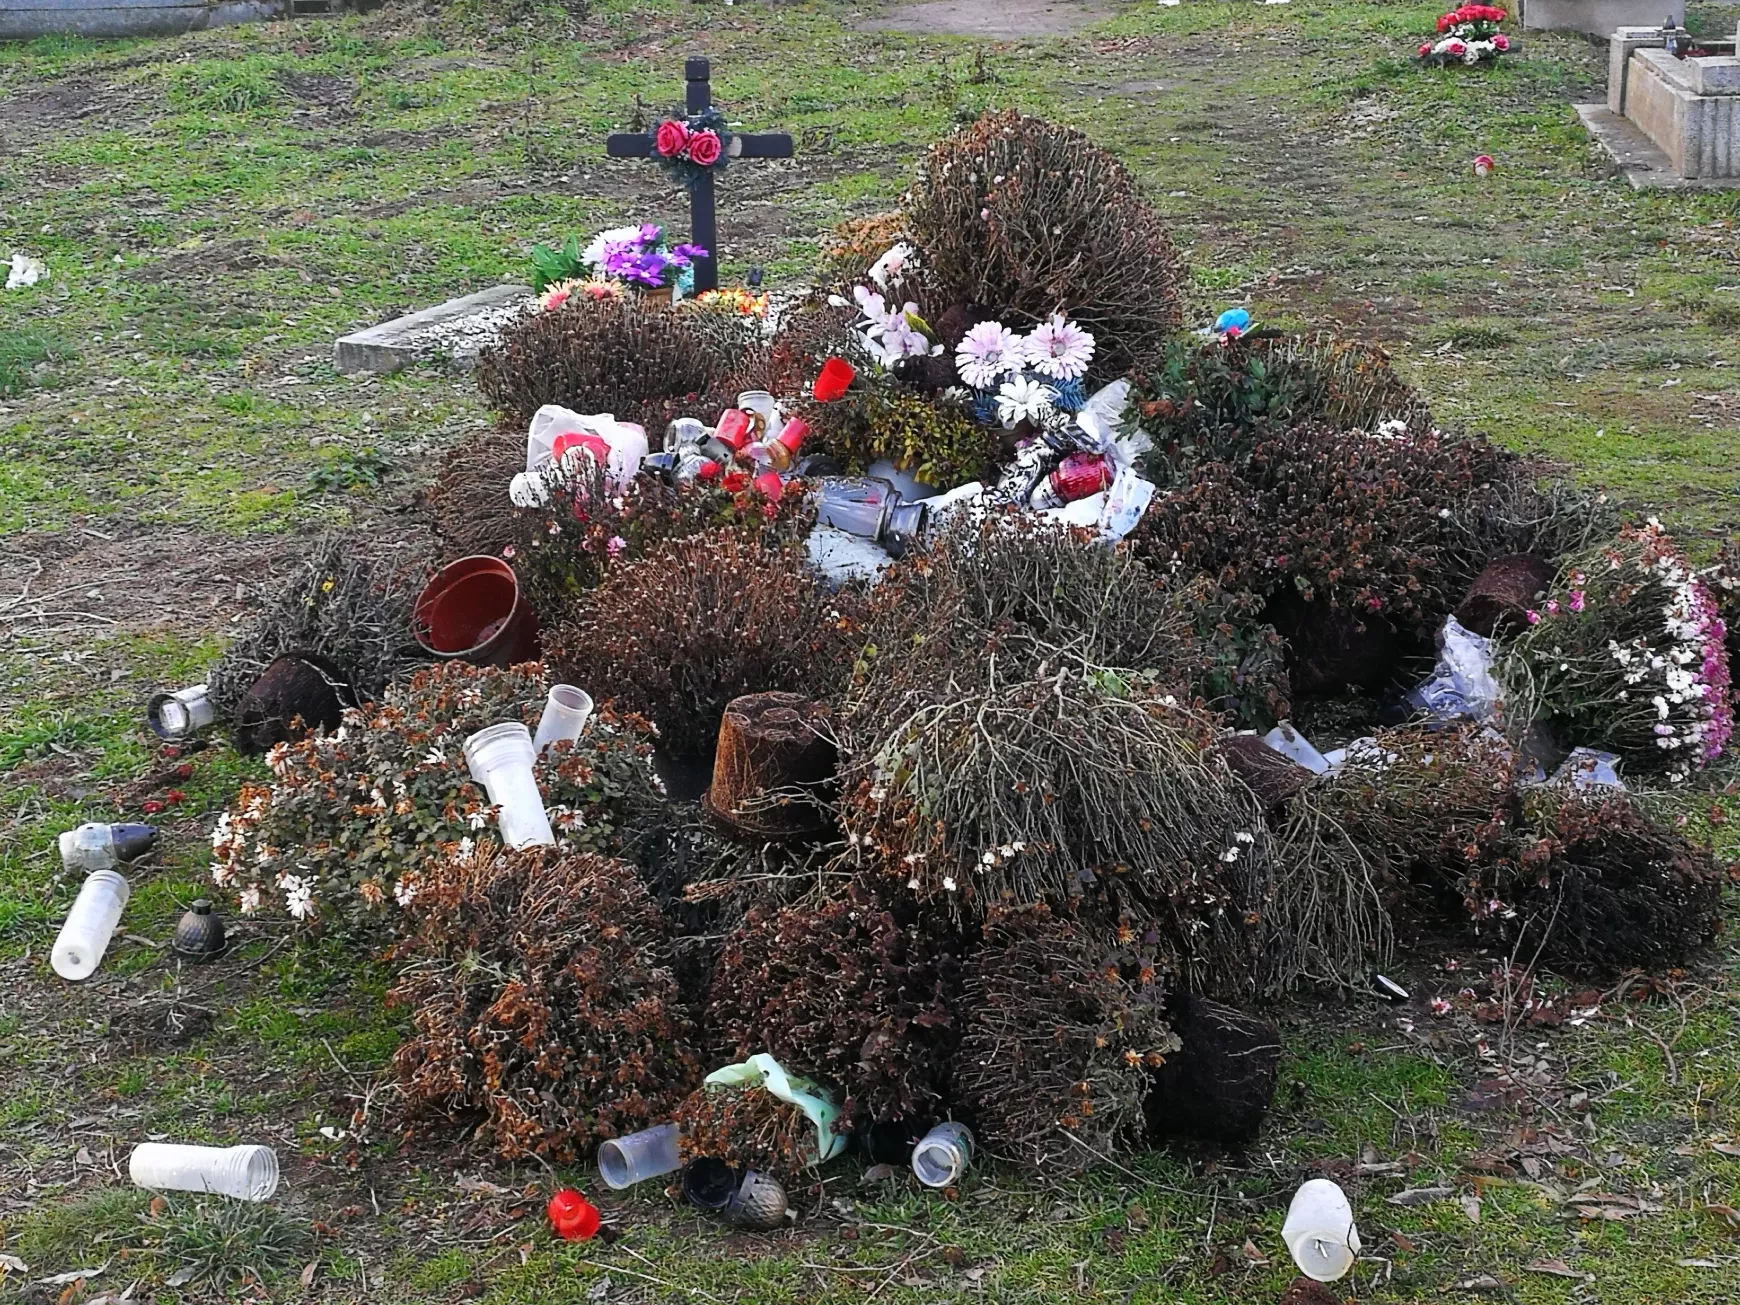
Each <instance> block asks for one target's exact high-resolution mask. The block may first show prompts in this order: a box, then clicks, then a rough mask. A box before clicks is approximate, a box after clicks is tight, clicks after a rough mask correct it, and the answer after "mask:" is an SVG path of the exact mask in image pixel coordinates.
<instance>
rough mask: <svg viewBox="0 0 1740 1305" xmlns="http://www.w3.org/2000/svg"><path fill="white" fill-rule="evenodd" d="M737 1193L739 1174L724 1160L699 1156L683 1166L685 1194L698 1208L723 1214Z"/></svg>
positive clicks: (691, 1203) (690, 1202)
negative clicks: (733, 1171)
mask: <svg viewBox="0 0 1740 1305" xmlns="http://www.w3.org/2000/svg"><path fill="white" fill-rule="evenodd" d="M736 1194H737V1175H736V1174H734V1173H732V1172H731V1166H730V1165H728V1164H726V1163H725V1162H724V1161H723V1160H720V1159H718V1158H716V1157H714V1156H710V1155H704V1156H697V1157H696V1158H695V1159H693V1160H691V1161H689V1163H688V1164H686V1165H684V1166H683V1195H684V1196H685V1197H686V1198H688V1202H689V1204H690V1205H692V1206H695V1207H696V1208H697V1209H701V1210H711V1211H713V1213H715V1214H721V1213H723V1212H724V1210H725V1207H726V1206H727V1205H729V1204H731V1198H732V1197H733V1196H735V1195H736Z"/></svg>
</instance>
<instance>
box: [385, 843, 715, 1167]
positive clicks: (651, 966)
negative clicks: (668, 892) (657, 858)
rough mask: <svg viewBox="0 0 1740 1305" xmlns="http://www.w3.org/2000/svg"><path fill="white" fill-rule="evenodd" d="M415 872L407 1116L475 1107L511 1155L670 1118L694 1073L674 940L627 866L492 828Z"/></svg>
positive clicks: (404, 1056) (401, 1067)
mask: <svg viewBox="0 0 1740 1305" xmlns="http://www.w3.org/2000/svg"><path fill="white" fill-rule="evenodd" d="M449 852H450V854H449V855H448V856H447V857H445V858H444V859H442V860H441V861H440V862H439V863H437V864H436V865H435V866H433V867H431V868H430V870H429V871H427V872H426V873H425V875H424V877H423V882H422V884H421V886H420V888H419V890H418V893H417V895H416V899H415V900H414V902H413V903H412V906H411V909H412V911H413V913H414V914H415V916H416V917H417V922H418V923H417V931H416V933H415V934H414V935H413V936H412V938H411V939H410V940H409V941H408V942H407V943H406V944H405V945H404V946H402V947H401V948H400V956H401V959H402V960H403V961H404V962H405V968H404V973H403V977H402V978H401V979H400V981H399V984H398V986H397V987H396V988H395V989H394V990H393V993H392V996H391V1000H392V1002H393V1003H394V1004H395V1005H399V1006H403V1007H406V1008H408V1009H409V1010H411V1011H412V1024H413V1028H414V1032H413V1033H412V1035H411V1037H410V1038H409V1039H407V1040H406V1042H405V1043H404V1045H403V1046H401V1047H400V1048H399V1051H398V1053H397V1055H396V1056H395V1057H394V1065H395V1067H396V1068H397V1070H398V1075H399V1081H400V1084H401V1085H402V1086H403V1088H404V1092H405V1102H406V1108H407V1111H408V1112H409V1113H411V1114H412V1115H429V1114H435V1115H446V1116H457V1115H466V1114H473V1113H482V1114H483V1115H484V1116H486V1118H487V1119H488V1122H489V1124H490V1127H491V1129H492V1130H493V1132H494V1135H495V1144H496V1148H497V1149H498V1150H499V1151H500V1152H501V1154H502V1155H503V1156H504V1157H505V1158H508V1159H515V1158H518V1157H521V1156H525V1155H539V1156H543V1157H545V1158H546V1159H549V1160H554V1161H564V1162H565V1161H573V1160H577V1159H580V1158H582V1157H584V1156H586V1155H588V1154H589V1153H590V1152H591V1151H592V1150H593V1149H594V1148H595V1147H596V1146H597V1144H598V1143H599V1142H601V1141H603V1140H604V1139H606V1138H610V1137H616V1136H620V1135H621V1134H624V1133H630V1132H633V1131H635V1130H636V1129H640V1128H645V1127H648V1126H650V1125H652V1124H656V1123H660V1122H662V1121H663V1120H664V1119H666V1118H667V1117H668V1116H669V1114H670V1112H671V1110H672V1109H673V1108H674V1107H675V1106H676V1104H677V1103H678V1102H679V1101H681V1100H682V1098H683V1096H684V1095H685V1094H686V1093H687V1092H688V1091H689V1090H690V1089H691V1088H693V1087H694V1085H695V1082H696V1081H697V1079H698V1078H699V1077H700V1070H701V1066H700V1062H699V1060H698V1059H697V1057H696V1055H695V1052H694V1051H693V1049H692V1030H691V1028H690V1025H689V1023H688V1020H687V1018H686V1016H685V1014H684V1008H683V1005H682V1003H681V1001H680V999H679V997H678V993H677V988H676V981H675V979H674V978H673V976H672V972H671V958H670V940H669V937H668V934H667V932H666V929H665V925H664V922H663V920H662V919H661V917H660V916H659V913H658V910H657V908H656V907H655V906H654V905H653V903H652V901H651V900H650V898H649V897H648V896H647V893H646V890H645V888H643V887H642V885H641V881H640V879H639V877H638V876H637V875H636V874H635V871H634V868H633V867H632V866H630V865H627V864H625V863H624V862H621V861H613V860H609V859H607V858H604V857H598V856H590V855H580V856H569V857H559V856H557V855H555V854H554V853H552V852H548V851H545V850H542V849H538V850H531V851H526V852H503V851H501V850H500V849H499V848H498V847H497V846H496V845H495V844H494V843H493V842H484V843H479V844H478V845H477V846H475V847H473V848H471V849H467V850H461V849H460V848H458V847H453V848H450V849H449Z"/></svg>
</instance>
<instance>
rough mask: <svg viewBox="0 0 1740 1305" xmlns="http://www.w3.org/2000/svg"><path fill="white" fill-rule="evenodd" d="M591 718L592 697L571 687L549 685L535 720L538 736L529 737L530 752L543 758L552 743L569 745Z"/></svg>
mask: <svg viewBox="0 0 1740 1305" xmlns="http://www.w3.org/2000/svg"><path fill="white" fill-rule="evenodd" d="M591 715H592V696H591V695H590V694H589V693H587V692H586V690H584V689H576V688H575V687H574V686H573V685H572V684H553V685H551V686H550V696H549V698H548V700H547V701H546V702H545V703H544V714H543V715H542V716H540V717H538V732H537V733H536V734H534V735H533V736H532V751H533V752H535V753H537V755H538V756H540V757H541V756H543V755H544V749H545V748H547V747H549V746H550V745H551V744H552V743H562V742H572V741H573V740H574V739H577V738H579V737H580V731H581V730H583V729H585V728H586V722H587V720H588V719H590V717H591Z"/></svg>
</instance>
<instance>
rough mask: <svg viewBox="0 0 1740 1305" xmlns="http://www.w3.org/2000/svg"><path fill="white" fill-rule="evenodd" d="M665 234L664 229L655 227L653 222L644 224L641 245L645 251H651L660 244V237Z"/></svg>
mask: <svg viewBox="0 0 1740 1305" xmlns="http://www.w3.org/2000/svg"><path fill="white" fill-rule="evenodd" d="M664 232H665V229H664V228H663V227H659V226H654V225H653V224H652V223H651V222H643V223H641V227H640V244H641V248H643V249H651V248H653V247H654V246H655V245H657V244H658V242H659V237H660V236H662V235H663V234H664Z"/></svg>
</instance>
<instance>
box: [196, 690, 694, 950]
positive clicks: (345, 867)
mask: <svg viewBox="0 0 1740 1305" xmlns="http://www.w3.org/2000/svg"><path fill="white" fill-rule="evenodd" d="M548 693H549V684H548V682H547V681H546V680H545V678H544V675H543V672H542V667H540V666H538V665H537V664H536V663H528V664H527V665H524V666H517V667H512V668H510V669H507V670H498V669H495V668H491V667H475V666H470V665H467V664H465V663H462V662H445V663H441V664H439V665H436V666H433V667H430V668H428V669H427V670H424V671H419V672H418V673H417V674H416V675H414V676H412V677H411V679H410V680H409V681H407V682H405V683H403V684H398V685H394V686H393V687H392V688H390V689H389V690H388V692H387V693H386V695H385V696H384V697H383V698H382V700H381V701H380V702H379V703H378V704H377V703H371V704H369V705H368V706H367V707H365V708H363V709H362V710H360V711H351V712H348V713H346V718H345V724H344V725H343V726H342V727H341V728H340V729H338V730H336V731H334V732H333V733H332V734H321V735H316V736H314V737H312V738H309V739H306V740H304V741H303V742H301V743H293V744H280V745H279V746H278V747H276V748H274V749H273V750H272V752H271V753H270V754H269V755H268V758H267V760H268V762H269V763H270V765H271V768H272V778H271V780H270V781H269V782H267V783H263V784H244V785H243V786H242V789H241V792H240V793H239V794H238V795H237V797H236V801H235V803H234V804H233V805H232V806H231V807H230V809H229V810H227V811H225V812H223V813H222V814H221V815H220V816H219V817H218V822H217V827H216V829H215V830H214V831H213V833H212V858H213V861H212V879H213V881H214V882H215V883H216V884H217V885H218V886H219V887H220V888H223V889H226V890H228V891H231V892H234V893H235V894H236V895H237V897H238V899H239V902H240V907H241V910H242V911H243V912H244V913H249V912H253V911H257V910H260V909H263V908H269V909H282V910H284V911H286V912H288V913H289V914H290V915H291V916H292V917H293V918H295V919H298V920H309V919H313V918H314V917H317V916H318V917H321V918H341V919H346V918H348V919H354V920H367V919H371V918H374V919H382V918H386V919H389V920H391V919H393V918H395V917H396V916H397V914H398V909H397V908H400V907H404V906H406V905H408V904H409V903H410V902H411V901H412V900H414V898H415V896H416V894H417V893H418V892H419V891H421V884H422V875H423V871H424V869H425V866H426V863H428V862H429V861H430V860H431V858H438V857H439V855H440V853H439V849H440V848H441V847H442V846H443V845H444V844H447V843H454V842H460V841H462V840H466V839H469V838H473V837H477V836H480V835H483V834H486V833H488V832H490V831H492V830H493V829H494V823H495V822H494V817H493V815H492V809H491V807H490V803H489V797H488V795H487V794H486V793H485V792H484V791H483V789H482V788H481V786H479V785H477V784H475V783H474V782H473V781H472V778H471V775H470V772H469V770H468V769H467V766H466V762H465V757H464V755H463V745H464V742H465V739H466V737H467V736H468V735H470V734H472V733H475V732H476V731H478V730H480V729H483V728H484V727H485V726H488V725H493V724H496V723H498V722H500V721H507V720H517V721H520V722H522V723H524V724H525V725H526V726H527V728H529V729H532V728H536V726H537V721H538V716H539V714H540V713H541V712H542V710H543V707H544V703H545V701H546V698H547V696H548ZM533 770H534V774H535V775H536V777H537V779H538V783H539V787H540V789H541V790H542V792H543V795H544V799H545V803H546V806H547V808H548V810H549V813H550V823H551V826H552V828H553V829H554V830H555V832H556V835H557V838H558V840H559V843H560V845H561V846H562V847H564V848H565V849H567V850H570V851H574V852H581V851H584V852H596V853H603V854H607V855H630V856H632V855H634V854H635V853H636V851H637V850H638V840H639V839H640V838H641V837H642V836H643V834H644V831H646V830H647V829H648V828H650V827H651V826H652V824H653V822H654V821H655V820H656V818H657V815H658V813H659V812H660V811H661V810H662V808H663V798H662V796H661V794H660V793H659V791H658V787H657V780H656V777H655V776H654V775H653V772H652V769H651V762H650V753H649V750H648V747H647V744H646V741H645V730H644V726H639V725H637V724H636V723H635V722H632V721H621V720H617V719H616V718H614V717H612V716H610V715H609V714H608V713H603V714H600V715H598V716H596V717H594V719H593V721H592V722H591V723H590V724H589V725H588V727H587V729H586V732H585V734H584V735H583V736H582V737H581V738H580V739H579V740H578V741H576V742H574V743H572V744H562V745H557V746H556V747H553V748H551V749H550V750H548V751H547V752H545V753H544V754H543V755H542V756H541V757H540V758H539V759H538V760H537V762H536V763H535V765H534V768H533Z"/></svg>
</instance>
